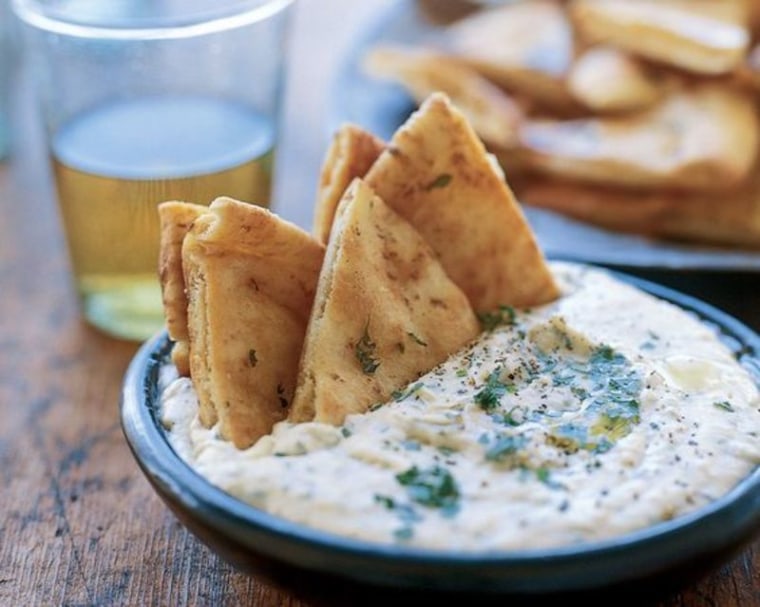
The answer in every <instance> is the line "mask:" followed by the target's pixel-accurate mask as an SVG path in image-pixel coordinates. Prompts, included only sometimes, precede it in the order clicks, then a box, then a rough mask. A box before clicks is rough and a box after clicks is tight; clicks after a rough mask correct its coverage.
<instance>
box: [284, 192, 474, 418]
mask: <svg viewBox="0 0 760 607" xmlns="http://www.w3.org/2000/svg"><path fill="white" fill-rule="evenodd" d="M478 332H479V325H478V321H477V318H476V317H475V314H474V313H473V311H472V309H471V307H470V305H469V303H468V301H467V298H466V297H465V295H464V293H462V292H461V291H460V289H459V288H458V287H457V286H456V285H455V284H454V283H453V282H452V281H451V280H450V279H449V278H448V276H446V273H445V272H444V270H443V268H442V267H441V266H440V264H439V263H438V261H437V260H436V259H435V256H434V254H433V252H432V250H431V249H430V247H429V246H428V245H427V243H425V241H424V240H423V239H422V237H421V236H420V235H419V234H418V233H417V232H416V231H415V230H414V228H413V227H412V226H410V225H409V224H408V223H407V222H406V221H404V220H403V219H402V218H401V217H399V215H397V214H396V213H394V212H393V211H392V210H391V209H390V208H389V207H388V206H387V205H386V204H385V203H384V202H383V201H382V200H381V199H380V198H379V197H377V196H375V195H374V194H373V192H372V191H371V190H370V188H369V187H368V186H366V185H365V184H364V183H363V182H361V180H359V179H357V180H355V181H354V182H353V183H352V185H351V186H350V187H349V189H348V190H347V191H346V194H345V196H344V197H343V200H342V202H341V204H340V206H339V208H338V213H337V216H336V220H335V225H334V228H333V235H332V237H331V238H330V243H329V244H328V248H327V253H326V256H325V264H324V267H323V269H322V272H321V274H320V277H319V285H318V288H317V295H316V297H315V301H314V309H313V312H312V315H311V318H310V320H309V328H308V332H307V334H306V340H305V342H304V349H303V354H302V357H301V365H300V370H299V375H298V387H297V389H296V394H295V396H294V398H293V407H292V409H291V412H290V418H289V419H290V420H291V421H295V422H300V421H307V420H311V419H314V420H316V421H320V422H325V423H330V424H335V425H337V424H341V423H342V422H343V419H344V418H345V416H346V415H348V414H350V413H359V412H363V411H366V410H367V409H368V408H369V406H370V405H372V404H373V403H382V402H385V401H386V400H388V398H390V396H391V394H392V392H393V391H394V390H397V389H400V388H402V387H404V386H405V385H407V384H408V383H409V382H410V381H412V380H414V379H415V378H417V377H419V376H420V375H421V374H423V373H425V372H426V371H429V370H430V369H432V368H433V367H434V366H435V365H436V364H438V363H440V362H443V361H444V360H445V359H446V358H447V357H448V356H449V355H450V354H451V353H453V352H454V351H456V350H457V349H459V348H460V347H462V346H463V345H464V344H465V343H467V342H468V341H469V340H471V339H473V338H474V337H475V336H477V334H478Z"/></svg>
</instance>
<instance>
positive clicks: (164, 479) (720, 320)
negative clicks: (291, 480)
mask: <svg viewBox="0 0 760 607" xmlns="http://www.w3.org/2000/svg"><path fill="white" fill-rule="evenodd" d="M607 271H608V272H609V273H610V274H612V275H614V276H616V277H618V278H620V279H622V280H623V281H624V282H627V283H629V284H632V285H634V286H636V287H638V288H640V289H642V290H643V291H645V292H648V293H650V294H651V295H654V296H655V297H658V298H659V299H663V300H665V301H668V302H670V303H673V304H675V305H677V306H678V307H680V308H682V309H685V310H686V311H687V312H692V313H695V314H696V315H697V316H698V317H699V318H700V320H701V321H703V322H705V323H706V324H707V325H708V326H711V327H712V328H714V329H717V330H718V332H719V337H720V338H721V339H722V340H723V341H724V342H727V345H728V346H729V347H730V348H731V349H732V351H733V352H734V354H735V356H736V358H737V360H739V362H740V363H741V364H742V365H743V366H744V367H745V368H747V370H748V371H749V372H750V374H751V375H752V377H753V379H754V380H755V383H756V384H760V357H759V355H760V337H759V336H758V335H757V334H756V333H755V332H754V331H753V330H752V329H750V328H749V327H747V326H746V325H744V324H743V323H741V322H740V321H738V320H736V319H735V318H733V317H731V316H729V315H728V314H726V313H724V312H722V311H720V310H718V309H717V308H714V307H713V306H711V305H709V304H706V303H704V302H702V301H701V300H698V299H696V298H693V297H691V296H688V295H684V294H682V293H680V292H678V291H675V290H672V289H669V288H667V287H663V286H661V285H658V284H655V283H652V282H649V281H646V280H642V279H639V278H635V277H631V276H627V275H623V274H620V273H618V272H613V271H609V270H607ZM170 346H171V342H170V341H169V339H168V336H167V334H166V332H165V331H162V332H161V333H159V334H157V335H156V336H154V337H153V338H152V339H151V340H149V341H147V342H146V343H145V344H143V346H142V347H141V348H140V350H139V351H138V353H137V354H136V355H135V357H134V359H133V361H132V363H131V364H130V366H129V369H128V371H127V374H126V376H125V379H124V388H123V392H122V401H121V409H122V425H123V429H124V433H125V436H126V438H127V441H128V443H129V445H130V448H131V449H132V451H133V453H134V455H135V457H136V459H137V460H138V462H139V463H140V465H141V466H142V467H143V468H144V470H145V471H146V473H148V474H149V475H150V476H151V478H152V479H153V480H154V481H156V482H158V483H160V484H161V485H162V487H163V488H164V489H165V490H166V491H168V492H169V493H170V494H172V495H173V496H174V497H176V498H178V499H179V501H180V502H181V503H183V504H184V505H186V506H187V507H189V508H192V509H194V510H197V509H198V508H202V509H203V510H204V512H205V513H206V516H205V517H204V518H206V519H209V518H213V519H214V520H215V523H214V526H216V527H227V528H228V532H229V533H232V532H233V530H234V529H235V528H236V527H237V526H238V525H240V524H244V525H250V526H251V527H253V528H257V529H258V530H260V531H263V532H266V533H271V534H275V535H277V536H279V537H280V538H282V539H286V540H287V541H288V542H291V543H302V544H307V545H310V546H314V545H317V546H319V547H321V548H324V549H329V550H332V551H337V552H342V553H345V554H348V555H350V554H354V555H363V556H369V557H372V558H374V559H380V560H392V561H393V562H394V563H398V562H399V561H400V560H401V561H404V562H406V563H414V564H427V565H447V564H452V563H456V564H458V565H473V566H477V565H479V564H482V565H489V566H493V565H503V566H509V565H518V564H519V565H523V566H524V565H526V564H531V563H533V564H542V565H551V564H552V563H556V562H558V561H563V562H568V561H570V560H572V561H575V560H584V559H588V558H592V557H594V556H596V557H599V556H601V555H605V554H611V553H612V552H615V553H617V552H621V551H628V550H629V549H632V548H635V547H641V546H642V545H643V544H648V543H652V544H656V543H657V542H661V541H662V540H663V539H665V538H667V537H668V536H671V535H673V534H679V535H682V537H683V538H685V540H686V543H681V544H679V548H678V551H679V552H678V554H679V558H683V559H687V558H689V557H690V556H695V555H698V554H700V553H702V552H704V551H705V550H707V549H709V546H706V545H705V544H706V543H708V544H709V542H710V541H715V542H717V541H720V540H719V539H717V536H716V537H714V538H712V540H710V538H705V537H700V533H692V531H695V532H696V531H697V527H700V528H701V527H702V526H703V525H705V523H707V522H708V521H711V520H712V521H713V522H715V523H719V521H717V520H715V519H716V518H721V519H722V517H723V516H726V515H727V511H729V510H731V509H732V506H734V507H735V508H736V509H739V508H738V506H737V504H740V503H743V499H749V500H750V501H751V502H754V503H753V507H750V508H747V506H746V504H745V505H743V506H742V507H741V509H740V511H738V512H733V513H732V514H735V515H736V516H737V520H738V521H739V523H737V524H740V525H741V526H743V527H748V526H757V525H758V524H760V467H756V468H755V469H754V470H753V471H752V472H751V473H750V474H749V475H748V476H747V477H746V478H744V479H743V480H741V481H740V482H739V483H738V484H737V485H736V486H735V487H734V488H733V489H731V490H730V491H729V492H728V493H726V494H724V495H723V496H721V497H720V498H718V499H717V500H715V501H713V502H711V503H709V504H707V505H705V506H702V507H700V508H698V509H697V510H694V511H692V512H689V513H687V514H683V515H680V516H678V517H676V518H674V519H672V520H670V521H664V522H660V523H656V524H653V525H651V526H649V527H646V528H643V529H639V530H635V531H632V532H629V533H626V534H624V535H619V536H615V537H612V538H609V539H606V540H601V541H594V542H584V543H579V544H573V545H566V546H559V547H555V548H547V549H524V550H503V551H499V550H488V551H484V550H480V551H476V550H473V551H469V550H468V551H456V552H455V551H446V550H435V549H429V548H417V547H409V546H403V545H398V544H383V543H375V542H370V541H365V540H358V539H352V538H348V537H344V536H340V535H337V534H333V533H329V532H326V531H321V530H318V529H315V528H311V527H307V526H305V525H303V524H300V523H296V522H292V521H289V520H287V519H284V518H281V517H279V516H276V515H273V514H269V513H268V512H265V511H263V510H259V509H257V508H255V507H254V506H251V505H249V504H247V503H245V502H243V501H241V500H239V499H238V498H236V497H233V496H232V495H230V494H228V493H226V492H224V491H223V490H222V489H219V488H218V487H216V486H214V485H212V484H211V483H210V482H209V481H207V480H206V479H205V478H203V477H202V476H201V475H200V474H198V473H197V472H195V471H194V470H193V469H192V468H191V467H190V466H189V465H188V464H187V463H186V462H185V461H184V460H182V459H181V458H180V457H179V455H177V454H176V453H175V451H174V450H173V448H172V447H171V446H170V444H169V442H168V438H167V437H166V434H165V430H164V429H163V427H162V425H161V422H160V420H159V419H158V411H157V405H158V402H159V400H160V395H159V393H158V373H159V369H160V367H161V366H162V365H163V364H165V363H166V361H167V360H168V354H169V351H170ZM753 491H754V492H756V493H757V495H752V492H753ZM219 517H221V519H222V521H223V520H225V519H226V520H228V521H229V522H228V523H227V524H226V525H225V524H224V523H223V522H220V519H219ZM661 558H662V559H664V561H665V562H666V564H667V563H668V559H669V558H670V556H669V555H663V556H662V557H661Z"/></svg>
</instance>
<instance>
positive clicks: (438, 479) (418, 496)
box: [396, 465, 459, 515]
mask: <svg viewBox="0 0 760 607" xmlns="http://www.w3.org/2000/svg"><path fill="white" fill-rule="evenodd" d="M396 480H397V481H398V482H399V483H400V484H401V485H402V486H404V487H406V490H407V492H408V494H409V497H410V498H411V500H412V501H413V502H416V503H418V504H421V505H423V506H427V507H428V508H440V509H441V510H442V511H443V513H444V514H448V515H453V514H455V513H456V512H457V510H458V509H459V487H458V486H457V483H456V480H454V477H453V476H452V475H451V473H450V472H449V471H448V470H447V469H446V468H444V467H442V466H438V465H435V466H433V467H431V468H427V469H424V470H421V469H420V468H418V467H417V466H412V467H411V468H409V469H408V470H406V471H405V472H401V473H400V474H397V475H396Z"/></svg>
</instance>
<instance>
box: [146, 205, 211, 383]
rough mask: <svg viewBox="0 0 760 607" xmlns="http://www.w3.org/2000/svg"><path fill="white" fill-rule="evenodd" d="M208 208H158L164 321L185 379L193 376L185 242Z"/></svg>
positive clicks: (181, 373) (178, 206)
mask: <svg viewBox="0 0 760 607" xmlns="http://www.w3.org/2000/svg"><path fill="white" fill-rule="evenodd" d="M207 212H208V207H206V206H202V205H199V204H190V203H188V202H177V201H169V202H164V203H161V204H160V205H158V216H159V221H160V223H161V241H160V250H159V258H158V274H159V278H160V281H161V297H162V299H163V302H164V318H165V320H166V329H167V331H168V333H169V337H170V338H171V339H172V340H174V342H175V343H174V346H173V347H172V361H173V362H174V365H175V366H176V367H177V372H178V373H179V374H180V375H182V376H187V375H189V374H190V361H189V359H188V356H189V349H188V343H187V340H188V334H187V296H186V295H185V277H184V275H183V274H182V241H183V240H184V239H185V235H186V234H187V231H188V230H189V229H190V226H191V225H192V223H193V222H194V221H195V220H196V219H197V218H198V217H200V216H201V215H202V214H203V213H207Z"/></svg>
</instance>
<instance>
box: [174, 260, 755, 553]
mask: <svg viewBox="0 0 760 607" xmlns="http://www.w3.org/2000/svg"><path fill="white" fill-rule="evenodd" d="M552 268H553V271H554V273H555V275H556V276H557V280H558V282H559V283H560V285H561V287H562V292H563V295H562V297H561V298H560V299H559V300H557V301H556V302H553V303H551V304H549V305H546V306H542V307H539V308H536V309H533V310H523V311H517V312H514V311H512V310H511V309H509V308H506V307H505V308H503V309H502V310H501V311H500V312H498V313H494V314H492V315H488V316H487V317H485V318H483V321H484V327H485V328H486V330H485V332H484V333H483V335H482V336H481V337H480V339H479V340H478V341H477V342H475V343H474V344H473V345H472V346H471V347H469V348H467V349H465V350H464V351H462V352H460V353H458V354H456V355H454V356H452V357H451V358H450V359H449V360H448V361H446V362H445V363H443V364H442V365H440V366H439V367H437V368H435V369H434V370H433V371H431V372H430V373H428V374H426V375H424V376H423V377H421V378H420V379H419V380H418V381H416V382H413V383H412V384H411V385H410V386H408V387H407V388H405V389H404V390H402V391H400V393H398V394H397V395H395V398H394V399H393V400H392V401H391V402H389V403H387V404H384V405H382V406H377V407H376V408H375V407H373V410H371V411H369V412H368V413H365V414H360V415H352V416H349V417H348V418H347V419H346V422H345V424H344V425H343V426H341V427H333V426H329V425H324V424H319V423H304V424H298V425H294V424H290V423H287V422H282V423H280V424H278V425H277V426H276V427H275V428H274V431H273V432H272V434H271V435H269V436H265V437H263V438H262V439H260V440H259V441H258V442H257V443H256V444H254V445H253V446H252V447H250V448H249V449H246V450H238V449H236V448H235V447H234V445H232V443H230V442H227V441H225V440H223V439H222V438H220V436H219V434H218V429H217V428H210V429H207V428H204V427H203V426H202V425H201V424H200V422H199V421H198V416H197V410H198V404H197V399H196V396H195V392H194V390H193V387H192V384H191V382H190V380H189V379H187V378H179V379H177V378H174V379H166V377H165V385H167V387H166V389H165V390H164V392H163V397H162V422H163V424H164V426H165V427H166V428H167V429H169V432H168V435H169V439H170V442H171V444H172V446H173V448H174V449H175V450H176V452H177V453H178V454H179V455H180V456H181V457H182V458H183V459H184V460H186V461H187V462H188V463H189V464H190V465H191V466H192V467H193V468H194V469H195V470H196V471H197V472H198V473H199V474H201V475H202V476H204V477H205V478H206V479H208V480H209V481H210V482H211V483H213V484H214V485H217V486H218V487H220V488H221V489H223V490H225V491H227V492H229V493H230V494H232V495H234V496H236V497H238V498H240V499H241V500H244V501H246V502H249V503H250V504H253V505H254V506H256V507H258V508H261V509H263V510H266V511H268V512H271V513H273V514H276V515H278V516H282V517H284V518H287V519H290V520H292V521H296V522H299V523H303V524H305V525H308V526H311V527H315V528H319V529H322V530H326V531H330V532H334V533H337V534H340V535H343V536H348V537H352V538H360V539H365V540H371V541H375V542H383V543H401V544H408V545H414V546H419V547H428V548H437V549H447V550H490V549H533V548H545V547H554V546H561V545H571V544H577V543H579V542H588V541H594V540H601V539H606V538H610V537H613V536H617V535H620V534H624V533H626V532H630V531H633V530H636V529H641V528H644V527H647V526H650V525H652V524H655V523H658V522H660V521H664V520H669V519H671V518H673V517H676V516H678V515H681V514H684V513H687V512H689V511H692V510H694V509H696V508H699V507H700V506H703V505H705V504H708V503H709V502H711V501H713V500H715V499H716V498H718V497H720V496H721V495H723V494H725V493H726V492H727V491H729V490H730V489H731V488H732V487H733V486H735V485H736V484H737V482H738V481H740V480H741V479H742V478H745V477H746V476H748V475H749V474H750V473H751V472H752V471H753V470H754V469H755V468H756V467H757V466H758V464H760V398H759V397H758V389H757V386H756V384H755V382H754V381H753V379H752V378H751V376H750V375H749V374H748V373H747V372H746V371H745V369H743V368H742V367H741V366H740V365H739V364H738V363H737V362H736V361H735V358H734V356H733V355H732V353H731V352H730V351H729V349H728V348H727V347H725V346H724V345H723V344H722V343H720V342H719V341H718V340H717V338H716V336H715V333H714V331H713V330H711V329H710V328H708V327H707V326H705V325H704V324H702V323H701V322H699V321H698V320H697V319H695V318H694V317H692V316H691V315H690V314H687V313H685V312H684V311H682V310H680V309H678V308H676V307H675V306H672V305H670V304H668V303H665V302H662V301H659V300H657V299H655V298H653V297H651V296H649V295H647V294H644V293H642V292H641V291H639V290H637V289H635V288H633V287H631V286H628V285H625V284H622V283H620V282H618V281H617V280H614V279H613V278H611V277H610V276H608V275H607V274H606V273H604V272H602V271H600V270H592V269H588V268H580V267H577V266H574V265H571V264H563V263H554V264H552ZM381 364H382V362H381ZM165 369H166V370H167V373H171V370H170V369H171V367H169V366H167V367H166V368H165Z"/></svg>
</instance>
